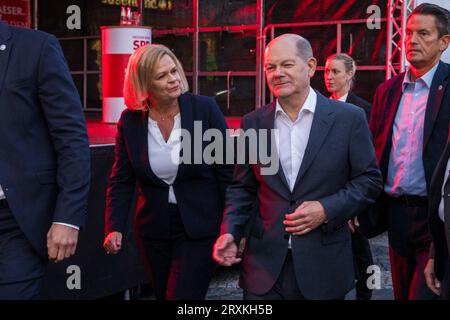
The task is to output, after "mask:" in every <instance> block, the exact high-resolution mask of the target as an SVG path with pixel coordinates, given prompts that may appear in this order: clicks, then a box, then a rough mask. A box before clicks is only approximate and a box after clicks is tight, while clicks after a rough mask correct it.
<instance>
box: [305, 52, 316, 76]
mask: <svg viewBox="0 0 450 320" xmlns="http://www.w3.org/2000/svg"><path fill="white" fill-rule="evenodd" d="M307 64H308V67H309V70H308V76H309V77H310V78H312V77H313V76H314V73H315V72H316V68H317V60H316V58H314V57H311V58H309V59H308V61H307Z"/></svg>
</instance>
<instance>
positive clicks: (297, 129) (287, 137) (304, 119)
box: [274, 87, 317, 248]
mask: <svg viewBox="0 0 450 320" xmlns="http://www.w3.org/2000/svg"><path fill="white" fill-rule="evenodd" d="M316 103H317V94H316V92H315V91H314V90H313V89H312V88H311V87H309V93H308V96H307V98H306V100H305V103H304V104H303V106H302V107H301V109H300V112H299V113H298V116H297V119H295V121H292V120H291V119H290V118H289V116H288V115H287V113H286V112H285V111H284V110H283V108H282V107H281V105H280V104H279V102H278V100H277V102H276V109H275V125H274V128H275V129H276V130H278V131H277V132H276V134H275V142H276V144H277V152H278V157H279V159H280V163H281V167H282V168H283V173H284V176H285V177H286V180H287V182H288V184H289V188H290V190H291V192H292V191H293V190H294V185H295V180H296V179H297V175H298V172H299V170H300V166H301V165H302V161H303V158H304V156H305V150H306V146H307V145H308V140H309V133H310V132H311V126H312V122H313V119H314V112H315V111H316ZM288 248H291V237H289V242H288Z"/></svg>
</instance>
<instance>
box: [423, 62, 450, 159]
mask: <svg viewBox="0 0 450 320" xmlns="http://www.w3.org/2000/svg"><path fill="white" fill-rule="evenodd" d="M447 69H448V67H447V65H446V64H444V63H443V62H442V61H440V62H439V66H438V68H437V70H436V73H435V75H434V77H433V81H432V82H431V88H430V93H429V96H428V102H427V107H426V111H425V123H424V136H423V150H424V151H425V148H426V146H427V143H428V141H429V139H430V136H431V132H432V131H433V126H434V124H435V122H436V118H437V115H438V113H439V110H440V108H441V105H442V99H443V97H444V93H445V89H446V87H447V78H448V74H449V71H448V70H447Z"/></svg>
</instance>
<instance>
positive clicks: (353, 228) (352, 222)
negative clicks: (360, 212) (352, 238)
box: [347, 216, 359, 233]
mask: <svg viewBox="0 0 450 320" xmlns="http://www.w3.org/2000/svg"><path fill="white" fill-rule="evenodd" d="M347 223H348V227H349V228H350V231H351V232H352V233H355V231H356V229H358V228H359V221H358V217H357V216H355V217H353V218H352V219H350V220H348V221H347Z"/></svg>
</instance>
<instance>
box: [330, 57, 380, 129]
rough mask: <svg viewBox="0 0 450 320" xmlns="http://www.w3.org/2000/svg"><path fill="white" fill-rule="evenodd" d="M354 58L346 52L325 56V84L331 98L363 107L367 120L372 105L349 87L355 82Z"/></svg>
mask: <svg viewBox="0 0 450 320" xmlns="http://www.w3.org/2000/svg"><path fill="white" fill-rule="evenodd" d="M355 73H356V64H355V60H353V58H352V57H350V56H349V55H348V54H346V53H336V54H333V55H331V56H329V57H328V58H327V61H326V64H325V85H326V87H327V90H328V92H330V93H331V97H330V98H331V99H334V100H340V101H343V102H347V103H351V104H354V105H355V106H358V107H360V108H362V109H364V111H365V113H366V117H367V121H369V117H370V112H371V110H372V105H371V104H370V103H369V102H367V101H366V100H364V99H362V98H361V97H358V96H357V95H356V94H354V93H353V92H352V91H351V89H352V86H353V84H354V82H355Z"/></svg>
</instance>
